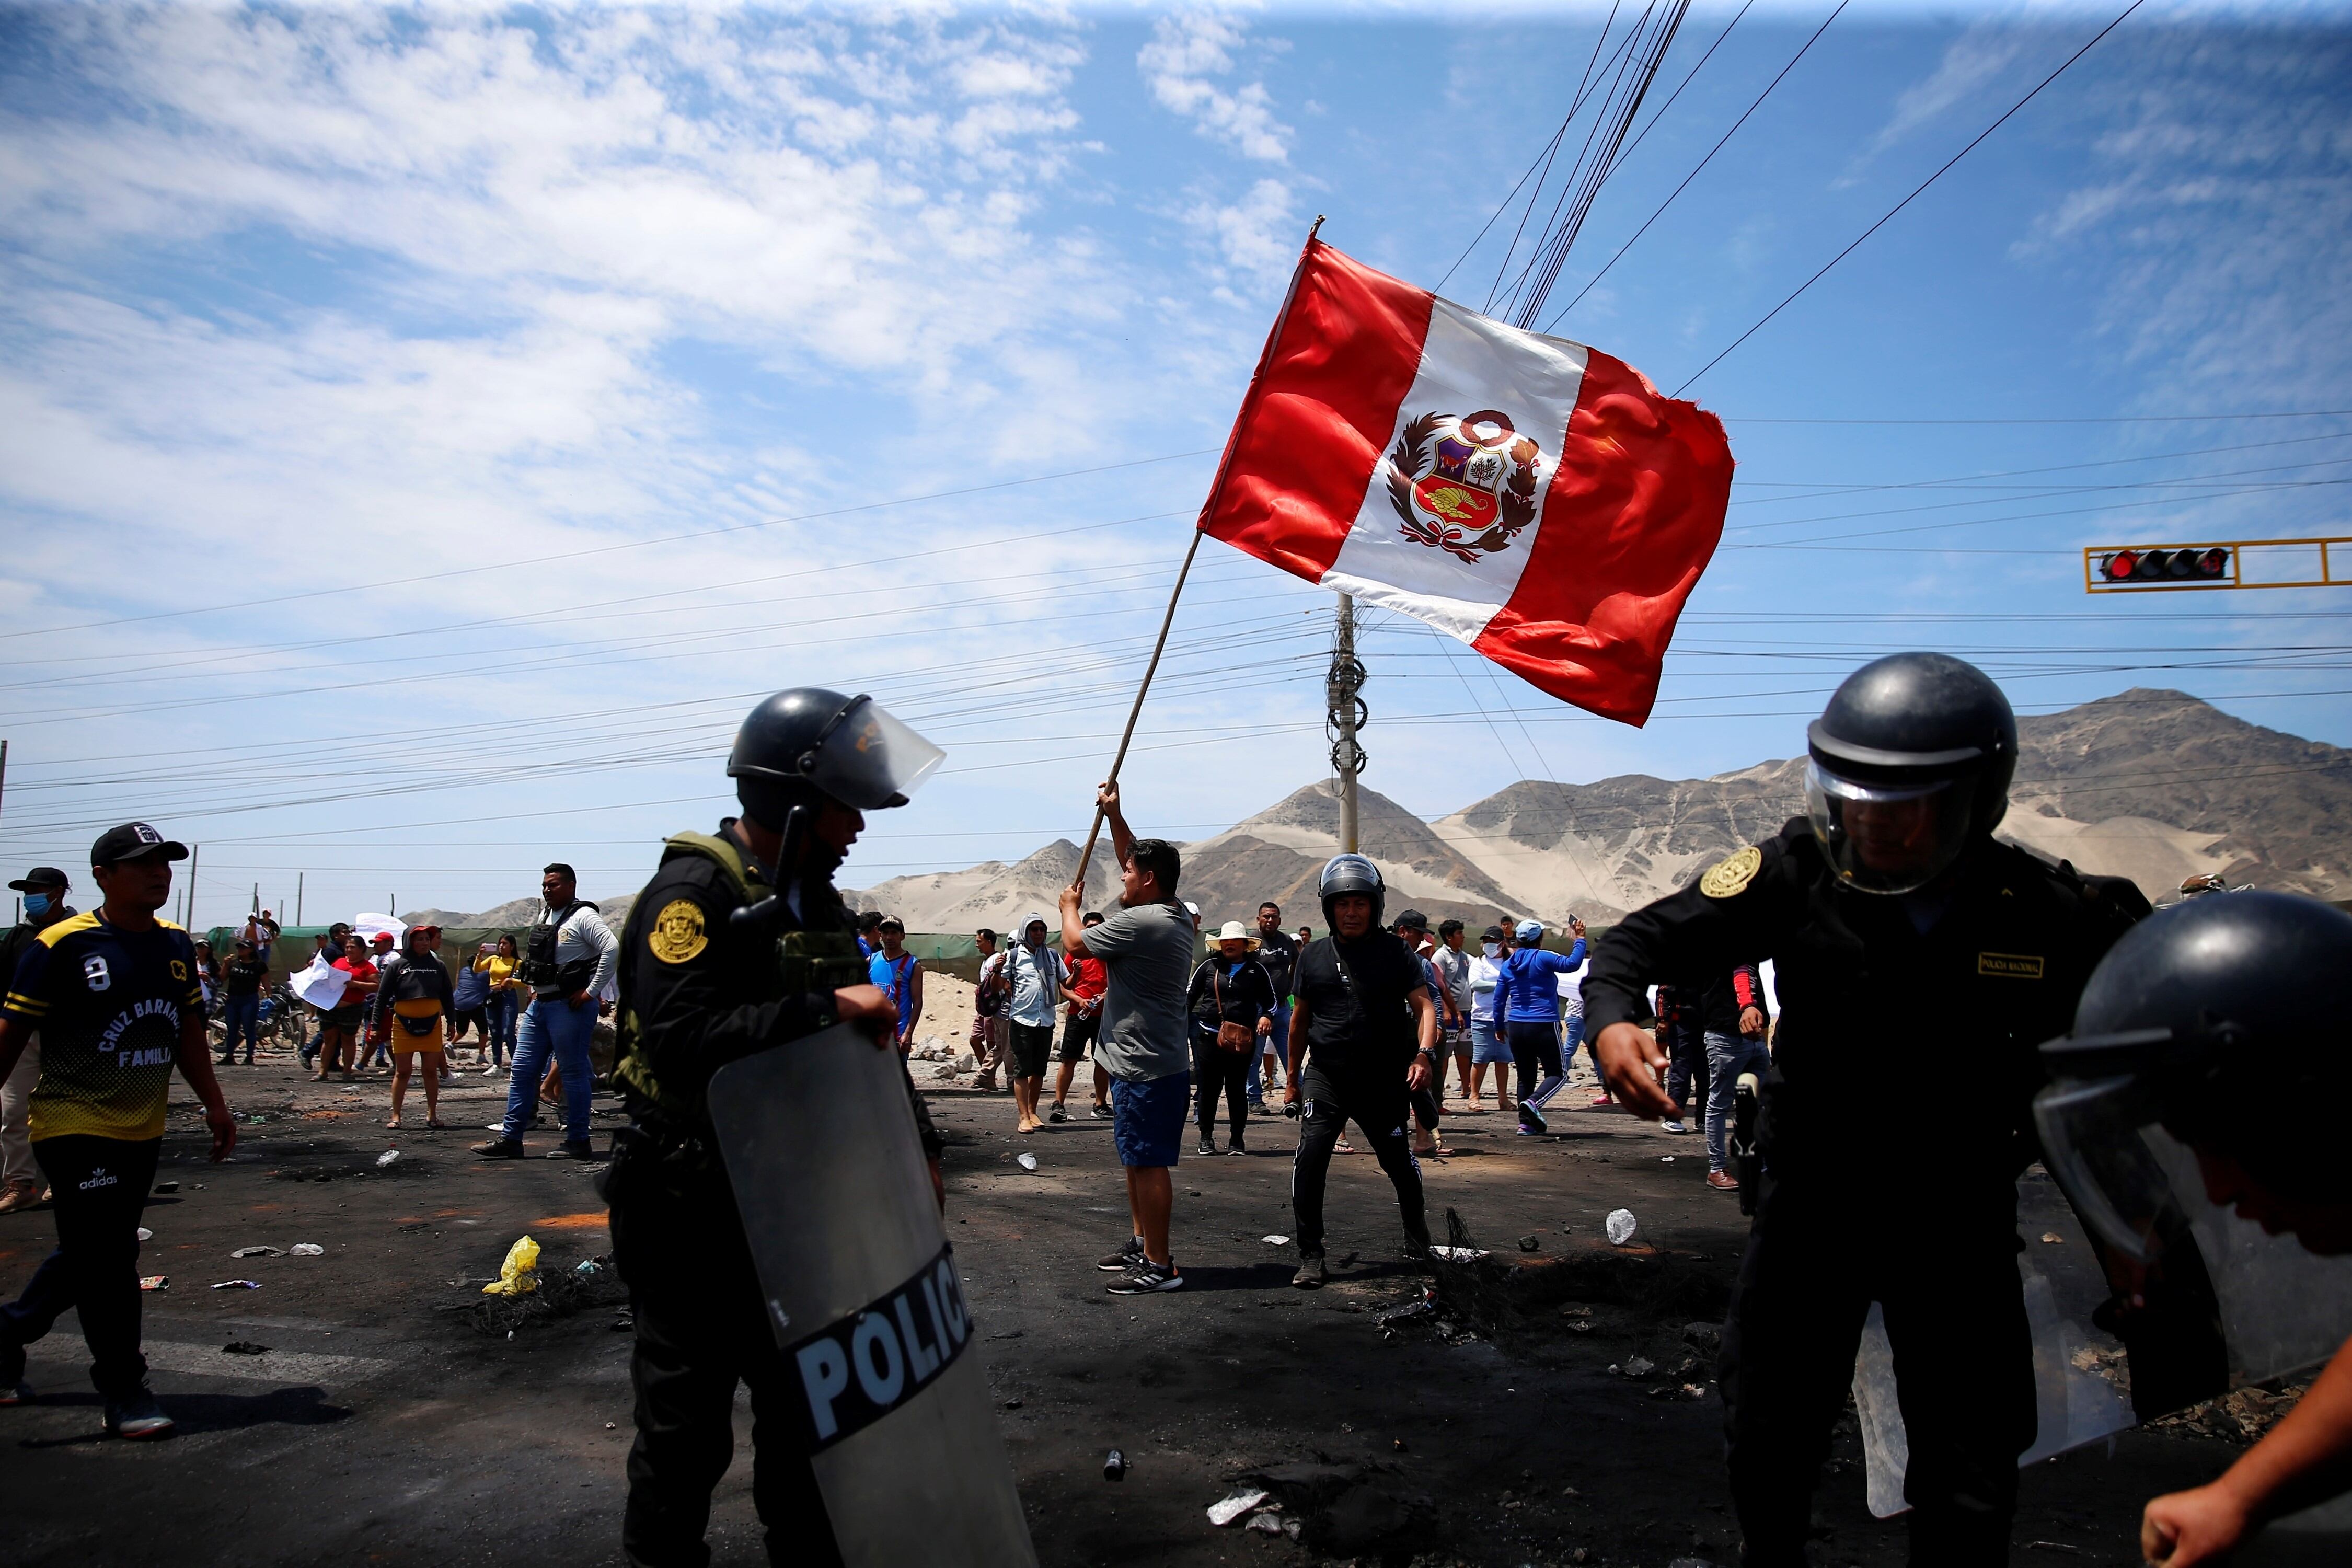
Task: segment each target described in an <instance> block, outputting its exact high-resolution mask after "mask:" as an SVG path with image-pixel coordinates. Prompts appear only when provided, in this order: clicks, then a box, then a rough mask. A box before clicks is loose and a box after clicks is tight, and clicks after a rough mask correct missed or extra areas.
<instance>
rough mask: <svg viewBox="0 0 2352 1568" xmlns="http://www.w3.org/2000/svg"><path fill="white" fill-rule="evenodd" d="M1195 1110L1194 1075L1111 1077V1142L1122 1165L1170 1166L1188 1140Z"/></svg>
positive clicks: (1179, 1073)
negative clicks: (1187, 1123) (1186, 1124)
mask: <svg viewBox="0 0 2352 1568" xmlns="http://www.w3.org/2000/svg"><path fill="white" fill-rule="evenodd" d="M1110 1110H1111V1121H1110V1131H1111V1142H1114V1143H1116V1144H1118V1163H1120V1164H1122V1165H1136V1166H1147V1167H1149V1166H1167V1165H1173V1164H1174V1163H1176V1152H1177V1150H1178V1148H1179V1147H1180V1146H1181V1144H1182V1143H1183V1142H1184V1119H1185V1118H1186V1117H1187V1116H1188V1115H1190V1114H1191V1113H1192V1074H1191V1073H1189V1072H1171V1073H1170V1074H1168V1075H1167V1076H1166V1077H1165V1078H1141V1079H1124V1078H1115V1079H1111V1080H1110Z"/></svg>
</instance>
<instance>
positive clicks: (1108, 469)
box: [0, 447, 1223, 640]
mask: <svg viewBox="0 0 2352 1568" xmlns="http://www.w3.org/2000/svg"><path fill="white" fill-rule="evenodd" d="M1222 450H1223V448H1222V447H1202V448H1200V449H1199V450H1197V451H1192V452H1169V453H1165V454H1163V455H1161V456H1160V457H1157V458H1132V459H1130V460H1129V461H1127V462H1122V463H1104V464H1102V465H1100V466H1099V467H1097V468H1066V469H1064V470H1062V471H1061V472H1059V473H1052V474H1032V475H1029V476H1028V477H1026V478H1024V479H1000V480H997V481H996V482H994V483H992V484H985V485H965V486H962V487H960V488H959V489H951V490H933V491H930V492H929V493H928V494H925V495H916V496H899V497H897V498H896V499H894V500H877V501H865V502H862V503H860V504H858V505H856V506H839V507H829V508H827V509H826V510H823V511H805V512H798V513H795V514H793V515H792V516H789V517H770V518H762V519H761V520H759V521H756V522H733V523H728V524H726V525H724V526H722V527H719V528H703V529H696V530H693V531H688V532H686V533H669V534H663V535H661V536H659V537H657V538H654V539H632V540H627V541H625V542H621V543H618V544H603V545H595V546H591V547H588V548H583V549H577V550H566V551H563V552H560V553H557V554H553V555H532V556H520V557H517V558H515V559H513V560H509V561H492V562H486V563H483V564H481V565H479V566H457V567H452V568H450V569H449V570H447V571H446V572H422V573H418V574H415V576H410V577H386V578H383V579H381V580H380V581H377V582H373V583H349V584H344V585H342V586H341V587H338V588H312V589H309V590H306V591H304V592H302V593H299V594H273V595H270V596H269V597H268V598H266V599H244V600H239V601H237V602H236V603H234V604H226V605H204V606H201V607H198V608H195V609H187V610H157V611H155V612H153V613H152V614H150V615H144V616H116V617H115V618H113V619H111V620H104V621H84V622H81V623H80V624H79V625H76V626H37V627H32V628H30V629H27V630H24V631H15V632H0V640H5V639H8V638H14V637H40V636H43V635H45V634H47V633H51V632H84V631H92V630H95V629H97V628H100V627H102V626H131V625H133V624H135V623H138V622H142V621H167V620H176V619H179V618H181V617H183V616H209V615H217V614H221V613H223V612H226V611H228V610H250V609H256V608H259V607H261V606H264V605H283V604H288V603H290V602H292V601H294V600H297V599H322V598H329V597H332V596H333V595H339V594H364V593H370V592H373V590H375V589H377V588H400V587H406V586H408V585H410V584H416V583H438V582H443V581H446V580H447V579H449V578H452V577H471V576H477V575H479V574H482V573H486V572H508V571H512V570H513V569H515V568H516V567H519V566H545V565H548V564H550V563H558V562H562V563H570V562H575V561H580V560H583V559H584V558H586V557H588V556H591V555H610V554H614V553H615V552H620V551H624V550H644V549H647V548H650V547H651V546H653V545H656V544H677V543H682V542H686V541H688V540H695V539H712V538H717V537H719V536H721V535H725V534H730V533H743V532H747V531H751V530H753V529H761V528H776V527H780V526H782V525H783V524H785V523H793V522H813V521H817V520H819V519H822V518H828V517H845V516H848V515H850V514H851V513H854V512H862V511H880V510H886V509H887V508H891V507H900V506H913V505H916V504H918V503H919V502H922V501H934V500H954V499H956V498H958V497H961V496H970V495H980V494H982V493H984V492H986V491H989V490H1002V489H1014V488H1017V487H1019V486H1022V485H1037V484H1045V483H1046V482H1048V481H1050V480H1054V479H1081V478H1084V477H1086V476H1087V475H1090V474H1108V473H1113V472H1116V471H1118V469H1121V468H1145V467H1148V466H1150V465H1151V464H1153V463H1172V462H1176V461H1178V460H1180V459H1181V458H1202V457H1208V456H1211V455H1213V454H1214V453H1217V452H1220V451H1222ZM1105 526H1108V525H1106V524H1102V523H1090V524H1087V527H1090V528H1100V527H1105ZM1080 531H1082V530H1080V529H1060V530H1052V531H1047V532H1048V533H1051V532H1061V533H1076V532H1080ZM1046 536H1047V534H1046V533H1041V532H1039V531H1034V530H1029V531H1023V532H1021V533H1018V534H1012V535H1007V536H1006V537H1004V538H1002V539H988V540H982V541H979V542H976V543H971V544H954V545H947V546H944V547H942V548H940V549H938V550H934V551H932V552H930V553H932V554H934V555H944V554H948V553H950V552H954V551H961V550H984V549H988V548H990V547H991V546H993V545H998V544H1012V543H1017V542H1022V541H1025V540H1032V539H1038V538H1042V537H1046ZM856 564H861V565H862V564H864V563H856ZM812 570H813V571H824V570H826V568H824V567H817V568H813V569H812Z"/></svg>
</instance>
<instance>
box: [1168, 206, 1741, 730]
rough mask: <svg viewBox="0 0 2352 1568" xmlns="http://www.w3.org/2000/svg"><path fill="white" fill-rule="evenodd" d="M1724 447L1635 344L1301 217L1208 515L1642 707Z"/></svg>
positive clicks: (1427, 616) (1244, 537) (1299, 569)
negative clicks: (1303, 239)
mask: <svg viewBox="0 0 2352 1568" xmlns="http://www.w3.org/2000/svg"><path fill="white" fill-rule="evenodd" d="M1731 469H1732V461H1731V448H1730V446H1729V444H1728V443H1727V441H1726V440H1725V438H1724V434H1723V426H1722V424H1721V422H1720V421H1718V420H1717V418H1716V417H1715V416H1714V415H1712V414H1709V413H1707V412H1706V411H1705V410H1704V409H1701V408H1699V407H1698V406H1697V405H1695V404H1691V403H1683V402H1677V401H1675V399H1672V398H1669V397H1666V396H1664V395H1661V394H1660V393H1659V392H1658V390H1657V388H1655V387H1654V386H1652V385H1651V384H1650V383H1649V380H1648V378H1647V377H1645V376H1643V374H1641V373H1640V372H1639V371H1637V370H1634V369H1633V367H1632V366H1630V365H1628V364H1626V363H1623V362H1622V361H1621V360H1617V359H1612V358H1611V357H1610V356H1609V355H1607V354H1605V353H1601V352H1600V351H1599V350H1597V349H1591V348H1587V347H1586V346H1584V345H1583V344H1581V343H1573V342H1568V341H1567V340H1566V339H1564V338H1548V337H1543V336H1540V335H1538V334H1537V333H1534V332H1528V331H1521V330H1519V329H1518V328H1516V327H1511V326H1507V325H1505V324H1504V323H1502V322H1500V321H1491V320H1489V319H1487V318H1486V317H1484V316H1481V315H1479V314H1477V313H1476V312H1475V311H1472V310H1465V309H1464V308H1463V307H1462V306H1460V305H1456V304H1454V303H1453V302H1452V301H1451V300H1441V299H1439V298H1438V297H1437V296H1435V295H1434V294H1432V293H1430V292H1428V291H1427V290H1425V289H1415V288H1413V287H1412V285H1411V284H1408V283H1404V282H1401V281H1399V280H1398V279H1394V278H1390V277H1388V276H1386V275H1384V274H1382V273H1380V272H1375V271H1374V270H1372V269H1371V268H1369V267H1366V266H1364V265H1362V264H1361V263H1360V262H1357V261H1354V260H1352V259H1350V258H1348V257H1346V256H1343V255H1341V254H1340V253H1339V251H1337V250H1334V249H1333V248H1331V247H1329V246H1328V245H1325V244H1323V243H1322V242H1321V241H1320V240H1317V239H1309V240H1308V241H1307V249H1306V253H1305V254H1304V255H1302V256H1301V257H1300V258H1299V262H1298V271H1297V276H1296V277H1295V278H1294V279H1292V282H1291V292H1290V298H1289V300H1288V301H1287V302H1286V304H1285V306H1284V308H1283V312H1282V315H1281V316H1280V317H1279V318H1278V319H1277V320H1276V322H1275V328H1274V332H1273V334H1272V335H1271V336H1270V337H1269V338H1268V339H1267V340H1266V345H1265V353H1264V355H1263V356H1262V357H1261V358H1260V359H1259V361H1258V367H1257V374H1256V375H1255V377H1254V378H1253V379H1252V381H1251V383H1250V389H1249V394H1248V395H1247V397H1246V398H1245V399H1244V401H1243V404H1242V410H1241V414H1240V416H1239V417H1238V418H1237V419H1236V420H1235V421H1234V431H1233V435H1232V437H1230V438H1229V439H1228V440H1227V442H1226V445H1225V455H1224V460H1223V466H1222V467H1221V468H1220V470H1219V473H1218V479H1217V484H1216V487H1215V489H1213V490H1212V492H1211V494H1210V498H1209V503H1208V505H1207V506H1206V507H1205V508H1204V509H1203V510H1202V513H1201V521H1200V528H1201V531H1202V532H1204V533H1207V534H1209V535H1211V536H1213V537H1214V538H1217V539H1222V540H1223V541H1224V542H1226V543H1228V544H1231V545H1233V546H1234V547H1235V548H1236V549H1239V550H1244V551H1246V552H1249V553H1250V554H1252V555H1255V556H1256V557H1258V559H1260V560H1262V561H1265V562H1267V563H1270V564H1272V565H1276V566H1279V567H1281V568H1282V569H1283V570H1284V571H1286V572H1289V573H1292V574H1295V575H1297V576H1300V577H1304V578H1306V579H1307V581H1308V582H1310V583H1318V584H1321V585H1323V586H1324V587H1327V588H1332V589H1336V590H1338V591H1339V592H1341V593H1345V594H1352V595H1355V596H1356V597H1358V598H1360V599H1362V600H1364V601H1366V602H1368V603H1370V604H1374V605H1383V606H1385V607H1387V608H1389V609H1392V610H1397V611H1401V612H1402V613H1403V614H1405V615H1409V616H1414V617H1416V618H1418V619H1420V620H1423V621H1426V622H1427V623H1429V624H1430V625H1431V626H1435V627H1436V628H1437V629H1438V630H1440V631H1442V632H1444V633H1446V634H1448V635H1449V636H1452V637H1458V638H1460V639H1461V640H1462V641H1464V642H1465V643H1467V644H1469V645H1470V646H1471V647H1473V648H1475V649H1476V650H1477V651H1478V652H1480V653H1482V654H1484V655H1486V657H1487V658H1490V659H1493V660H1494V661H1495V662H1496V663H1497V664H1499V665H1502V666H1503V667H1504V668H1507V669H1509V670H1511V671H1513V672H1514V673H1515V674H1517V675H1518V676H1520V677H1521V678H1523V679H1526V680H1527V681H1528V682H1529V683H1530V684H1532V685H1534V686H1536V687H1538V688H1539V689H1542V690H1544V691H1547V692H1549V693H1550V694H1551V695H1552V696H1555V697H1558V698H1559V699H1561V700H1564V701H1568V702H1572V703H1574V704H1575V705H1576V706H1578V707H1580V708H1583V709H1586V710H1590V711H1591V712H1594V713H1599V714H1601V715H1603V716H1605V717H1608V718H1611V719H1620V720H1622V721H1625V722H1627V723H1631V724H1640V723H1642V722H1643V721H1646V720H1647V719H1648V717H1649V713H1650V707H1651V704H1652V703H1653V702H1654V701H1655V700H1656V698H1657V691H1658V674H1659V669H1660V667H1661V664H1662V662H1663V661H1664V657H1665V651H1666V645H1667V643H1668V641H1669V640H1670V639H1671V638H1672V637H1673V636H1674V629H1675V620H1676V618H1677V617H1678V616H1680V615H1681V614H1682V607H1683V602H1684V601H1685V599H1687V598H1688V597H1689V596H1690V591H1691V589H1692V588H1693V587H1695V586H1696V584H1697V583H1698V577H1699V574H1700V573H1701V572H1702V571H1704V570H1705V569H1706V563H1707V561H1708V559H1709V557H1711V556H1712V555H1713V554H1714V552H1715V546H1716V542H1717V540H1718V539H1719V538H1720V537H1721V536H1722V533H1723V517H1724V508H1725V507H1726V505H1727V504H1728V502H1729V500H1730V494H1731Z"/></svg>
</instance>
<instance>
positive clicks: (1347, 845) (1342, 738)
mask: <svg viewBox="0 0 2352 1568" xmlns="http://www.w3.org/2000/svg"><path fill="white" fill-rule="evenodd" d="M1363 689H1364V664H1363V661H1362V660H1361V659H1360V658H1357V657H1356V600H1355V596H1354V595H1349V594H1342V595H1339V619H1338V624H1337V628H1336V630H1335V632H1334V635H1333V637H1332V639H1331V669H1330V673H1329V674H1328V675H1327V676H1326V677H1324V681H1323V694H1324V700H1326V701H1327V702H1328V704H1329V706H1328V710H1326V712H1325V715H1324V720H1323V728H1324V733H1326V734H1327V735H1328V736H1329V737H1330V740H1331V776H1332V778H1333V779H1335V780H1336V781H1337V787H1338V789H1339V847H1340V848H1341V849H1343V850H1345V851H1346V852H1347V853H1349V854H1350V855H1352V854H1354V853H1355V852H1356V847H1357V846H1356V837H1357V835H1356V826H1357V811H1356V795H1357V780H1358V778H1359V777H1360V775H1361V774H1362V773H1363V771H1364V763H1365V762H1366V760H1367V759H1366V758H1365V756H1364V748H1363V746H1362V744H1361V743H1360V742H1359V741H1358V739H1357V737H1358V735H1359V734H1360V732H1361V731H1362V730H1363V727H1364V721H1366V720H1367V719H1369V718H1370V717H1371V713H1370V710H1369V709H1367V708H1366V707H1365V706H1364V700H1363V698H1362V696H1361V695H1360V693H1361V692H1362V690H1363Z"/></svg>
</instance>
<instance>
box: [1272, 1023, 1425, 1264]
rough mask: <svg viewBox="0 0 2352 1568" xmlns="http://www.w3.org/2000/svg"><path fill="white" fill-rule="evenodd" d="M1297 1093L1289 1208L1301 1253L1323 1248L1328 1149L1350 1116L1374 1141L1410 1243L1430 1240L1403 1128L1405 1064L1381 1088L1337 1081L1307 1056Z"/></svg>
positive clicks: (1415, 1169) (1418, 1178)
mask: <svg viewBox="0 0 2352 1568" xmlns="http://www.w3.org/2000/svg"><path fill="white" fill-rule="evenodd" d="M1298 1092H1299V1095H1300V1098H1301V1099H1303V1100H1305V1101H1306V1105H1307V1111H1306V1118H1307V1119H1306V1121H1305V1123H1304V1124H1303V1125H1302V1126H1301V1127H1300V1129H1299V1132H1298V1151H1297V1153H1295V1154H1293V1155H1292V1156H1291V1160H1290V1210H1291V1213H1292V1214H1293V1215H1295V1216H1296V1217H1297V1224H1298V1252H1299V1256H1300V1257H1302V1258H1307V1257H1316V1258H1319V1257H1321V1256H1322V1253H1323V1178H1324V1176H1325V1174H1326V1173H1328V1172H1329V1170H1330V1169H1331V1148H1332V1145H1334V1144H1336V1143H1337V1142H1339V1133H1340V1131H1341V1130H1342V1129H1343V1128H1345V1127H1346V1126H1347V1124H1348V1123H1349V1121H1354V1122H1355V1124H1356V1127H1357V1129H1358V1131H1361V1132H1362V1133H1363V1135H1364V1137H1365V1139H1366V1141H1367V1142H1370V1144H1371V1146H1372V1152H1373V1154H1375V1155H1376V1156H1378V1157H1379V1159H1380V1162H1381V1170H1383V1171H1385V1172H1387V1173H1388V1177H1389V1181H1390V1183H1391V1184H1392V1185H1393V1186H1395V1188H1396V1194H1397V1209H1398V1212H1399V1215H1400V1216H1401V1217H1402V1219H1403V1221H1404V1233H1405V1235H1406V1237H1408V1238H1410V1239H1411V1240H1412V1241H1413V1242H1414V1243H1416V1244H1418V1245H1420V1246H1423V1247H1426V1246H1428V1245H1429V1221H1428V1218H1427V1217H1426V1215H1424V1214H1423V1205H1422V1194H1421V1163H1420V1162H1419V1161H1417V1160H1415V1159H1414V1158H1413V1157H1412V1138H1411V1136H1409V1135H1408V1134H1407V1133H1406V1131H1405V1118H1406V1117H1407V1116H1408V1115H1409V1114H1411V1112H1410V1110H1409V1108H1408V1105H1407V1100H1406V1094H1405V1087H1404V1069H1403V1068H1398V1069H1397V1072H1396V1074H1395V1077H1394V1079H1393V1081H1392V1082H1391V1083H1390V1084H1389V1085H1388V1087H1387V1088H1386V1089H1385V1090H1382V1089H1381V1088H1380V1087H1379V1086H1377V1085H1367V1084H1361V1083H1353V1082H1351V1083H1349V1084H1346V1085H1344V1086H1343V1085H1341V1084H1340V1083H1339V1082H1338V1081H1337V1080H1335V1079H1332V1078H1331V1077H1330V1076H1328V1074H1326V1073H1325V1072H1323V1071H1322V1069H1321V1068H1318V1067H1316V1065H1315V1064H1314V1063H1313V1062H1312V1061H1309V1062H1308V1063H1307V1067H1306V1069H1305V1070H1304V1071H1303V1072H1301V1073H1300V1074H1299V1075H1298Z"/></svg>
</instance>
